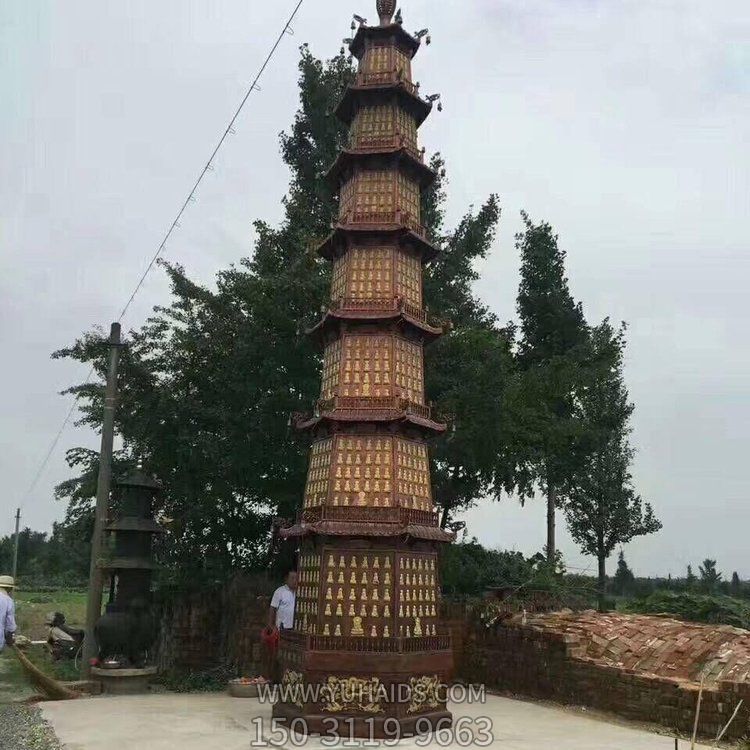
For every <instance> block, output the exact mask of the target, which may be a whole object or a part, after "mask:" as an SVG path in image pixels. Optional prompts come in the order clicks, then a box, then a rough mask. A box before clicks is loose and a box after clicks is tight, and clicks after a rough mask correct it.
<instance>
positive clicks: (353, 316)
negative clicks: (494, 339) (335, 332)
mask: <svg viewBox="0 0 750 750" xmlns="http://www.w3.org/2000/svg"><path fill="white" fill-rule="evenodd" d="M419 312H420V313H421V315H412V314H410V313H409V312H407V311H406V310H404V309H403V308H398V307H396V306H395V305H394V307H393V308H392V309H382V308H381V309H367V308H362V307H357V308H354V307H346V306H341V307H330V308H328V310H326V312H325V313H324V314H323V317H322V318H321V319H320V321H318V323H316V324H315V325H314V326H313V327H312V328H310V329H309V330H308V331H307V333H308V334H309V335H311V336H314V337H317V338H322V337H323V335H324V334H325V332H326V330H329V329H330V328H332V327H335V326H338V325H340V324H341V323H342V322H345V321H359V320H366V321H371V322H381V321H396V322H398V323H400V324H403V325H404V326H411V327H412V328H415V329H417V330H419V332H420V333H421V335H422V338H423V340H425V341H426V342H432V341H434V340H435V339H437V338H438V337H440V336H442V335H443V334H444V333H446V330H447V329H448V324H447V323H444V324H443V325H439V326H438V325H431V324H430V323H429V322H427V320H428V318H427V315H426V313H425V312H424V311H419Z"/></svg>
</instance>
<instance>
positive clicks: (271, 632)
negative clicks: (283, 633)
mask: <svg viewBox="0 0 750 750" xmlns="http://www.w3.org/2000/svg"><path fill="white" fill-rule="evenodd" d="M260 641H261V643H263V644H264V645H265V647H266V648H267V649H268V650H269V651H270V652H271V653H272V654H275V653H276V650H277V649H278V648H279V630H278V628H273V629H272V628H263V630H261V631H260Z"/></svg>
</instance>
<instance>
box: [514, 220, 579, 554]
mask: <svg viewBox="0 0 750 750" xmlns="http://www.w3.org/2000/svg"><path fill="white" fill-rule="evenodd" d="M522 217H523V221H524V224H525V231H524V232H523V233H522V234H519V235H517V237H516V247H517V248H518V249H519V250H520V252H521V282H520V285H519V289H518V299H517V307H518V314H519V317H520V333H521V336H520V341H519V343H518V362H519V364H520V367H521V370H522V371H523V380H522V388H521V392H522V393H523V395H524V398H525V402H526V403H525V408H524V409H523V410H522V413H523V422H522V424H523V425H524V427H523V430H522V435H523V440H524V445H525V449H524V455H525V460H524V461H523V462H522V463H523V467H522V468H523V472H522V473H521V474H519V477H518V479H519V486H520V490H521V496H522V498H524V497H526V496H528V495H530V494H533V487H534V486H539V487H541V489H542V491H543V492H544V493H545V494H546V497H547V544H546V547H545V551H546V554H547V558H548V560H550V561H553V560H554V559H555V556H556V542H555V510H556V508H558V507H560V506H562V505H564V499H565V498H564V494H563V493H564V487H565V486H566V485H567V483H568V481H569V478H570V476H571V475H572V473H573V472H574V470H575V466H576V463H577V461H578V460H579V456H578V450H577V437H578V429H579V426H578V425H577V423H576V420H575V418H574V401H575V392H576V389H577V387H578V384H579V380H580V372H581V368H582V356H583V353H584V351H585V343H586V322H585V320H584V316H583V310H582V308H581V305H580V303H576V302H575V301H574V300H573V297H572V295H571V293H570V290H569V287H568V279H567V278H566V276H565V252H564V251H563V250H561V249H560V247H559V246H558V241H557V240H558V238H557V235H555V234H554V232H553V230H552V227H551V226H550V225H549V224H548V223H546V222H541V223H539V224H534V223H533V222H532V221H531V219H530V218H529V217H528V215H527V214H526V213H522Z"/></svg>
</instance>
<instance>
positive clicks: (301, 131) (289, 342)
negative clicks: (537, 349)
mask: <svg viewBox="0 0 750 750" xmlns="http://www.w3.org/2000/svg"><path fill="white" fill-rule="evenodd" d="M299 68H300V80H299V83H300V108H299V111H298V112H297V114H296V117H295V120H294V123H293V125H292V128H291V130H290V132H289V133H286V134H282V136H281V148H282V156H283V159H284V162H285V163H286V164H287V165H288V167H289V168H290V170H291V184H290V188H289V193H288V195H287V196H286V198H285V199H284V208H285V216H284V220H283V221H282V223H281V226H280V227H279V228H278V229H275V228H272V227H270V226H269V225H268V224H266V223H264V222H262V221H258V222H256V223H255V228H256V231H257V242H256V245H255V248H254V252H253V254H252V256H251V257H250V258H245V259H242V260H240V261H239V263H238V265H237V266H232V267H230V268H228V269H225V270H222V271H220V272H219V273H218V274H217V277H216V288H215V289H210V288H208V287H206V286H204V285H201V284H198V283H196V282H194V281H192V280H191V279H190V278H189V277H188V275H187V273H186V272H185V271H184V269H182V268H181V267H180V266H177V265H170V264H163V265H164V268H165V269H166V272H167V273H168V275H169V278H170V281H171V290H172V300H171V303H170V304H169V305H167V306H162V307H157V308H155V309H154V313H153V315H152V316H151V317H150V318H149V320H148V321H147V322H146V324H145V325H144V326H143V327H141V328H140V329H138V330H136V331H131V332H130V335H129V342H128V347H127V349H126V350H125V352H124V353H123V357H122V360H121V361H122V366H121V371H120V378H119V379H120V384H119V385H120V394H121V395H120V404H119V407H118V412H117V428H118V431H119V434H120V435H121V436H122V439H123V442H124V449H123V455H122V459H123V460H124V461H135V460H140V461H143V462H144V464H145V466H146V467H147V468H148V470H149V471H151V472H153V473H154V474H155V475H156V476H158V477H159V478H160V479H161V480H162V482H164V485H165V488H166V492H165V498H164V508H163V513H164V514H165V515H166V516H168V517H169V518H171V519H173V521H172V525H171V534H169V535H168V540H167V543H166V547H165V549H164V555H165V557H166V559H167V561H171V563H172V566H171V567H172V569H173V570H174V571H179V572H181V573H184V574H187V575H191V576H195V575H196V568H198V569H199V570H200V572H202V573H203V574H204V575H209V576H210V575H219V574H221V573H223V572H225V571H227V570H229V569H232V568H237V567H253V568H262V567H266V566H268V565H269V564H272V563H273V561H274V557H273V551H272V547H271V546H270V545H269V539H270V528H271V521H272V518H273V517H276V516H284V517H290V516H292V515H293V513H294V511H295V509H296V508H297V507H298V506H299V502H300V498H301V496H302V490H303V487H304V480H305V473H306V468H307V443H306V440H305V438H304V437H303V436H300V435H298V434H296V432H295V431H294V430H293V429H292V428H291V423H290V415H291V414H292V413H294V412H299V411H307V410H309V409H310V407H311V405H312V404H313V402H314V401H315V399H316V398H317V397H318V395H319V386H320V380H319V377H320V373H319V370H320V353H319V352H318V350H317V349H316V347H315V344H314V342H313V341H312V340H311V339H310V337H308V336H307V335H306V333H305V331H306V330H307V329H308V328H310V327H311V326H312V325H313V324H314V322H315V321H316V319H317V317H318V316H319V315H320V309H321V305H322V304H323V303H324V301H325V294H326V291H327V288H328V274H329V264H328V263H326V262H324V261H322V260H321V259H319V258H317V257H316V256H315V255H314V254H313V253H311V252H310V247H311V245H312V244H313V243H314V241H316V240H319V239H321V238H322V237H324V236H325V235H326V233H327V232H328V231H329V227H330V224H331V221H332V219H333V218H334V216H335V213H336V207H337V203H336V199H335V196H334V195H333V193H332V192H331V189H330V188H329V187H328V186H327V185H326V183H325V181H323V180H322V179H321V174H322V173H323V172H324V170H325V168H326V167H327V166H328V165H329V164H330V163H331V162H332V161H333V159H334V157H335V155H336V153H337V151H338V149H340V148H341V147H342V145H343V144H344V141H345V138H346V131H345V128H344V127H343V126H341V125H340V124H339V123H338V122H337V121H336V120H335V118H333V117H332V116H331V115H330V111H331V109H332V108H333V104H334V103H335V102H336V100H337V99H338V98H339V97H340V95H341V93H342V91H343V89H344V87H345V86H346V85H347V83H348V82H349V81H350V80H351V78H352V75H353V70H352V67H351V65H350V63H349V62H348V61H347V60H346V59H345V58H344V57H343V56H339V57H336V58H334V59H333V60H331V61H329V62H327V63H322V62H321V61H319V60H317V59H315V58H314V57H313V56H312V55H311V54H310V52H309V51H308V50H307V48H306V47H303V48H302V56H301V60H300V66H299ZM432 165H433V167H434V168H435V169H436V170H437V171H438V173H439V175H441V177H440V178H439V179H438V180H437V182H436V184H435V185H434V186H433V187H432V189H431V190H430V191H429V192H428V193H427V194H426V195H425V196H424V200H423V203H424V216H423V221H424V222H425V224H426V225H427V227H428V230H429V232H430V234H431V236H432V237H433V239H434V242H435V243H436V244H438V245H439V246H440V249H441V250H442V253H441V255H440V256H439V258H438V259H437V261H435V262H434V263H433V264H432V265H431V266H430V267H429V268H428V270H427V274H426V281H425V297H426V300H427V305H428V307H429V308H430V310H431V311H432V312H433V313H435V314H437V315H439V316H442V317H446V318H449V319H451V320H452V322H453V325H454V328H455V332H454V334H453V335H451V336H449V337H447V338H446V339H445V340H441V341H439V342H437V343H436V344H434V345H433V346H431V347H429V349H428V362H427V368H428V369H427V372H428V380H427V391H428V396H429V398H431V399H432V400H433V401H434V402H435V404H436V411H437V413H438V414H441V413H443V414H448V415H450V416H452V419H451V422H450V430H449V431H448V433H447V435H446V436H445V438H444V439H442V441H441V442H440V443H438V445H437V446H436V447H435V452H434V465H435V490H434V491H435V498H436V501H437V502H438V504H442V505H443V509H444V513H443V522H444V523H447V522H448V518H449V516H450V514H451V513H452V512H454V511H455V510H457V509H460V508H462V507H465V506H467V505H468V504H470V503H471V502H473V501H474V500H475V499H476V498H477V497H480V496H481V495H482V494H484V493H486V492H491V491H499V489H502V487H503V486H505V487H506V488H507V487H509V486H511V485H512V481H513V466H514V459H513V458H512V457H509V456H508V453H509V451H508V450H507V449H506V448H505V446H506V445H507V444H508V443H509V441H508V440H507V434H508V432H509V430H510V424H509V422H508V419H507V418H504V417H503V414H504V408H505V401H506V397H505V392H506V385H508V384H509V383H510V382H511V381H512V377H513V376H512V371H513V364H512V357H511V342H512V336H511V332H509V331H506V330H502V329H500V328H499V327H498V326H497V325H496V321H495V319H494V317H493V316H492V315H491V314H490V313H489V312H488V311H487V309H486V308H485V307H484V306H483V305H482V304H481V303H480V302H479V301H478V300H477V299H476V298H475V296H474V295H473V293H472V284H473V282H474V280H475V279H476V273H475V271H474V262H475V261H476V260H477V259H479V258H482V257H484V256H485V255H486V253H487V252H488V250H489V247H490V245H491V242H492V239H493V236H494V232H495V229H496V227H497V223H498V220H499V213H500V209H499V207H498V204H497V199H496V198H495V197H494V196H490V197H489V199H488V200H487V201H486V202H485V204H484V205H482V206H481V208H480V209H479V210H478V211H476V212H474V211H472V210H469V211H468V212H467V213H466V215H465V216H464V217H463V219H462V220H461V221H460V222H459V225H458V227H457V228H456V229H455V231H453V232H450V233H449V234H448V236H447V237H445V236H444V234H445V230H444V227H443V204H444V200H445V192H444V184H443V179H442V175H443V174H444V169H443V164H442V160H441V159H440V157H439V155H438V156H436V157H434V158H433V161H432ZM102 340H103V335H102V332H101V331H95V332H93V333H89V334H86V335H84V336H83V337H82V338H81V339H80V340H78V341H77V342H76V343H75V344H74V345H73V346H71V347H69V348H67V349H63V350H61V351H60V352H57V353H56V355H55V356H59V357H71V358H74V359H77V360H79V361H83V362H91V363H93V364H94V366H95V368H96V372H97V374H98V375H99V376H100V382H98V383H92V384H89V385H82V386H75V387H73V388H71V389H70V392H71V393H74V394H76V395H77V396H79V397H80V400H81V410H82V421H83V422H84V423H87V424H90V425H91V426H93V427H98V425H99V423H100V419H101V409H102V394H103V389H102V385H101V379H103V375H104V369H105V358H104V351H103V349H102V346H101V344H102ZM70 460H71V461H72V462H73V464H75V462H76V461H77V460H78V461H79V463H80V460H81V454H80V452H73V453H71V454H70ZM74 468H77V469H84V471H83V474H82V475H81V477H79V478H74V479H73V480H70V481H69V482H68V483H65V484H63V485H61V487H60V488H59V491H58V494H59V495H61V496H63V497H65V498H67V499H68V500H69V501H70V502H71V503H72V504H73V505H75V507H76V508H78V509H83V510H84V511H87V510H88V509H90V507H91V498H92V495H93V493H92V495H89V496H87V497H86V496H85V495H86V489H85V488H86V487H89V486H90V485H89V484H87V483H86V481H85V476H84V475H87V474H88V473H89V472H90V471H91V466H86V467H81V466H77V467H76V466H74Z"/></svg>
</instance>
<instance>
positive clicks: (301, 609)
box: [297, 601, 437, 620]
mask: <svg viewBox="0 0 750 750" xmlns="http://www.w3.org/2000/svg"><path fill="white" fill-rule="evenodd" d="M297 612H298V614H301V615H314V616H317V614H318V603H317V601H308V602H298V603H297ZM394 612H395V610H394ZM358 613H359V616H360V617H367V616H368V614H369V616H370V617H380V616H381V614H382V616H383V617H384V618H385V619H386V620H389V619H390V618H391V614H392V613H391V608H390V605H388V604H387V603H386V604H384V605H383V609H382V611H381V610H380V609H378V605H377V604H373V605H372V608H371V609H370V610H369V613H368V609H367V604H365V603H364V602H361V603H360V605H359V612H358V611H357V607H356V605H355V604H354V602H351V603H350V604H349V610H348V612H347V616H348V617H354V616H355V615H356V614H358ZM323 615H324V616H325V617H343V616H344V605H343V602H337V603H336V609H335V610H334V609H333V606H332V604H331V602H326V606H325V610H324V611H323ZM398 616H399V618H400V619H403V618H404V617H437V608H436V607H435V605H434V604H407V605H406V606H404V605H403V604H399V605H398Z"/></svg>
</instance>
